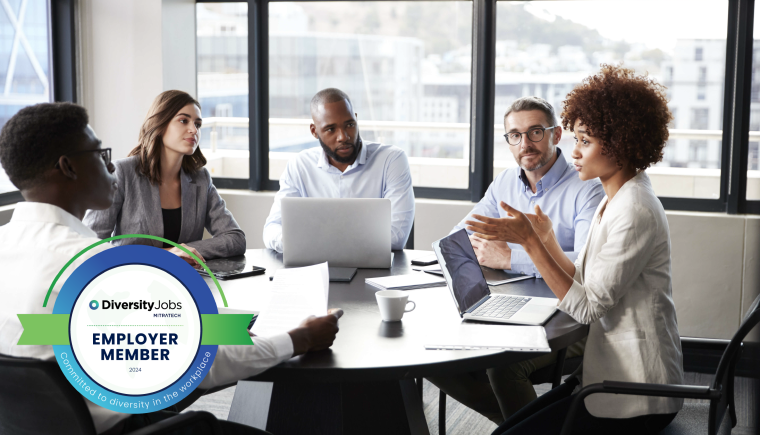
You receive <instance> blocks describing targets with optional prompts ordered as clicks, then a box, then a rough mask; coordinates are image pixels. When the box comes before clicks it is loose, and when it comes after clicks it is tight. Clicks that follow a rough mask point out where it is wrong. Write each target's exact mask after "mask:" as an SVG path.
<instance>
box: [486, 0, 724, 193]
mask: <svg viewBox="0 0 760 435" xmlns="http://www.w3.org/2000/svg"><path fill="white" fill-rule="evenodd" d="M695 6H696V7H695ZM652 10H658V11H659V13H658V14H655V15H652V14H651V11H652ZM684 14H685V16H684ZM676 15H679V16H682V17H683V18H684V21H679V23H685V22H688V23H689V24H688V25H680V24H679V25H674V24H673V21H672V20H671V19H670V18H669V17H671V16H676ZM496 19H497V22H496V23H497V24H496V39H497V40H496V74H495V90H496V94H495V95H496V98H495V119H494V121H495V126H494V130H495V135H494V171H493V173H494V177H495V176H496V175H498V174H499V173H500V172H501V171H503V170H504V169H507V168H510V167H515V166H516V165H517V163H516V162H515V160H514V158H513V156H512V154H511V152H510V150H509V147H508V145H507V144H506V143H505V141H504V138H503V137H502V136H501V135H502V134H504V131H503V130H504V127H503V124H502V123H503V115H504V113H505V111H506V109H507V107H509V105H510V104H511V103H512V102H513V101H514V100H515V99H516V98H518V97H522V96H528V95H534V96H538V97H542V98H544V99H546V100H548V101H549V103H550V104H552V106H554V108H555V111H556V113H557V117H558V118H559V117H560V115H561V112H562V102H563V101H564V100H565V96H566V95H567V94H568V93H569V92H570V91H571V90H572V89H573V87H574V86H576V85H577V84H579V83H580V82H581V81H582V80H583V79H584V78H586V77H588V76H590V75H592V74H595V73H597V72H598V71H599V66H600V64H604V63H607V64H618V63H623V65H624V66H626V67H629V68H633V69H635V70H636V71H637V72H638V73H645V72H646V73H648V74H649V75H650V76H652V77H653V78H654V79H655V80H657V81H658V82H660V83H662V84H663V85H665V86H667V87H668V90H667V91H668V97H669V100H670V106H671V107H679V108H680V110H681V113H683V114H685V115H687V116H688V114H689V113H691V114H692V119H691V121H690V122H691V125H690V128H691V129H692V130H700V131H696V132H694V131H692V132H689V133H686V132H681V131H679V130H675V125H677V123H676V121H675V120H674V122H673V124H672V126H671V129H672V130H671V134H670V140H669V141H668V144H667V146H666V147H665V149H666V151H665V158H664V161H663V162H661V163H659V164H657V165H655V166H654V167H652V168H650V169H649V170H648V173H649V175H650V178H651V179H652V183H653V185H654V188H655V191H656V192H657V194H658V195H660V196H670V197H687V198H714V199H717V198H719V197H720V189H721V184H720V183H721V180H720V154H721V135H720V134H718V133H714V132H712V131H714V130H721V128H722V122H723V119H722V115H721V114H720V111H719V110H715V111H714V113H713V114H712V115H713V116H712V117H710V116H708V115H710V113H708V110H707V109H703V108H702V107H718V108H719V107H722V105H723V91H724V90H723V77H722V75H721V76H720V77H717V75H716V77H714V80H713V81H708V80H707V73H708V66H710V65H720V68H724V67H725V50H726V29H727V23H728V1H717V2H716V1H709V0H701V1H699V2H698V5H695V3H694V2H693V1H684V0H669V1H652V0H646V1H628V2H623V1H614V2H599V1H563V2H556V1H532V2H507V1H500V2H498V3H497V15H496ZM643 21H646V22H647V23H648V24H649V25H650V26H652V28H657V29H661V31H658V32H656V33H647V32H640V31H639V30H638V29H637V27H636V24H635V23H637V22H643ZM707 54H709V56H710V57H709V61H710V63H709V64H708V66H705V65H704V64H703V63H699V64H698V63H697V62H702V61H704V60H707V57H706V55H707ZM675 72H678V75H675ZM697 102H699V106H698V107H697ZM673 112H674V113H673V115H674V117H676V116H678V112H676V111H675V110H674V111H673ZM559 121H560V119H558V122H559ZM685 124H687V122H683V123H682V124H681V125H685ZM705 130H712V131H709V132H708V131H705ZM701 131H705V132H704V133H702V132H701ZM695 136H697V138H696V139H693V138H694V137H695ZM573 144H574V142H573V135H572V134H571V133H570V132H565V134H563V136H562V140H561V141H560V144H559V147H560V149H561V150H562V152H563V155H564V156H565V158H566V159H567V158H568V156H569V155H570V153H571V151H572V147H573Z"/></svg>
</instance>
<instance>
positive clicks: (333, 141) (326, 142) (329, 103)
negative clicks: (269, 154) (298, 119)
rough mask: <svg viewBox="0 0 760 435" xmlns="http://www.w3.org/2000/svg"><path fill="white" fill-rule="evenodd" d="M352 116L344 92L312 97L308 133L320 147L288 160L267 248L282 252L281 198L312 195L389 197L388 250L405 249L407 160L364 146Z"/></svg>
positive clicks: (410, 217) (267, 227) (409, 217)
mask: <svg viewBox="0 0 760 435" xmlns="http://www.w3.org/2000/svg"><path fill="white" fill-rule="evenodd" d="M356 118H357V115H356V113H354V108H353V105H352V104H351V100H350V99H349V98H348V95H346V94H345V93H344V92H343V91H341V90H339V89H335V88H327V89H323V90H321V91H319V92H317V94H316V95H314V98H312V100H311V119H312V124H311V126H310V129H311V134H312V136H314V137H315V138H316V139H317V140H318V141H319V144H320V145H321V147H319V148H310V149H307V150H303V151H301V152H300V153H298V155H296V156H295V157H294V158H292V159H291V160H290V161H289V162H288V165H287V167H286V168H285V172H283V174H282V176H281V177H280V191H279V192H277V195H276V196H275V197H274V204H272V210H271V211H270V212H269V217H268V218H267V220H266V223H265V224H264V245H266V247H267V248H269V249H273V250H275V251H277V252H282V249H283V248H282V213H281V204H280V202H281V200H282V198H286V197H303V198H306V197H315V198H388V199H390V200H391V249H404V246H405V245H406V241H407V239H408V238H409V233H410V232H411V230H412V224H413V223H414V190H413V189H412V175H411V173H410V172H409V162H408V160H407V158H406V154H405V153H404V151H403V150H401V149H400V148H397V147H395V146H391V145H382V144H379V143H376V142H366V143H365V142H363V141H362V138H361V136H360V135H359V124H358V123H357V121H356ZM303 218H304V219H308V218H309V217H308V216H304V217H303Z"/></svg>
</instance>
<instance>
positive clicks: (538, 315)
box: [512, 304, 557, 324]
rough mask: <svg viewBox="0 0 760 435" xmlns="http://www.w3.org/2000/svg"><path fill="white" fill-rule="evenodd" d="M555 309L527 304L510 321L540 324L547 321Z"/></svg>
mask: <svg viewBox="0 0 760 435" xmlns="http://www.w3.org/2000/svg"><path fill="white" fill-rule="evenodd" d="M556 309H557V307H556V306H554V307H553V306H547V305H533V304H528V305H526V306H524V307H523V309H522V310H520V312H518V313H517V314H515V316H514V317H513V318H512V320H516V321H520V322H531V323H535V324H542V323H544V322H545V321H546V320H547V319H549V317H550V316H551V315H552V313H554V311H555V310H556Z"/></svg>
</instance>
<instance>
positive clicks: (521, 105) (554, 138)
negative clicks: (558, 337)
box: [452, 97, 604, 277]
mask: <svg viewBox="0 0 760 435" xmlns="http://www.w3.org/2000/svg"><path fill="white" fill-rule="evenodd" d="M504 130H505V131H506V134H504V138H505V142H502V143H503V144H504V145H503V146H507V147H509V151H511V152H512V155H513V156H514V158H515V161H516V162H517V165H518V167H516V168H510V169H507V170H505V171H503V172H502V173H501V174H499V175H498V176H497V177H496V179H495V180H494V181H493V183H491V185H490V186H489V187H488V191H487V192H486V194H485V196H484V197H483V199H481V200H480V202H479V203H478V204H477V205H476V206H475V208H473V209H472V211H471V212H470V213H468V214H467V216H465V217H464V219H462V221H461V222H459V224H458V225H457V226H456V227H454V229H453V230H452V232H454V231H459V230H460V229H462V228H465V227H466V224H465V221H466V220H468V219H469V220H472V217H471V216H472V215H473V214H479V215H482V216H488V217H506V215H507V212H506V211H504V209H503V208H501V207H500V206H499V203H500V202H502V201H503V202H506V203H507V204H509V205H510V206H512V207H514V208H516V209H517V210H520V211H521V212H523V213H536V210H535V208H536V206H538V207H540V209H541V211H542V212H543V213H545V214H546V215H547V216H549V218H550V219H551V220H552V223H553V224H554V233H555V234H556V236H557V239H558V241H559V245H560V246H562V248H563V250H564V251H565V253H566V254H568V256H569V257H570V259H571V260H575V258H576V257H577V256H578V252H579V251H580V250H581V248H582V247H583V245H584V243H586V237H587V236H588V230H589V227H590V225H591V219H592V218H593V216H594V212H595V211H596V207H597V206H598V205H599V202H601V200H602V197H603V196H604V191H603V190H602V185H601V183H600V182H599V180H593V181H589V182H588V183H584V182H582V181H581V180H580V179H579V178H578V174H577V172H576V171H575V168H574V167H573V165H572V163H571V162H568V161H567V160H565V157H564V156H563V155H562V151H561V150H560V149H559V148H558V147H557V144H558V143H559V141H560V139H561V138H562V127H561V126H559V125H557V122H556V116H555V114H554V108H553V107H552V106H551V105H550V104H549V103H548V102H547V101H546V100H544V99H542V98H537V97H523V98H520V99H518V100H516V101H515V102H514V103H512V105H511V106H510V107H509V109H507V112H506V113H505V114H504ZM470 241H471V242H472V246H473V248H475V253H476V254H477V256H478V262H479V263H480V264H481V265H483V266H487V267H490V268H493V269H511V270H512V271H514V272H520V273H524V274H528V275H535V276H537V277H539V276H540V275H539V273H538V270H537V269H536V267H535V266H534V265H533V262H532V261H531V260H530V258H529V257H528V255H527V254H526V253H525V251H524V250H523V249H522V247H521V246H520V245H509V244H507V243H504V242H494V241H488V240H483V239H479V238H477V237H475V236H474V235H471V236H470Z"/></svg>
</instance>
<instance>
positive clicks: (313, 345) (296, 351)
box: [248, 308, 343, 356]
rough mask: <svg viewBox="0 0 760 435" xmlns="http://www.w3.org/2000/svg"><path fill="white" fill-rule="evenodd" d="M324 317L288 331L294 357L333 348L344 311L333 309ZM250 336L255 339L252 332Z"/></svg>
mask: <svg viewBox="0 0 760 435" xmlns="http://www.w3.org/2000/svg"><path fill="white" fill-rule="evenodd" d="M327 313H328V314H327V315H326V316H322V317H314V316H311V317H308V318H306V319H305V320H304V321H303V322H301V324H300V325H298V327H297V328H295V329H293V330H291V331H288V335H290V339H291V340H293V356H298V355H303V354H305V353H306V352H316V351H319V350H324V349H327V348H329V347H330V346H332V344H333V342H334V341H335V335H336V334H337V333H338V319H340V318H341V316H343V310H341V309H340V308H332V309H330V310H328V312H327ZM248 334H249V335H250V336H252V337H255V335H254V334H252V333H251V331H248Z"/></svg>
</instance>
